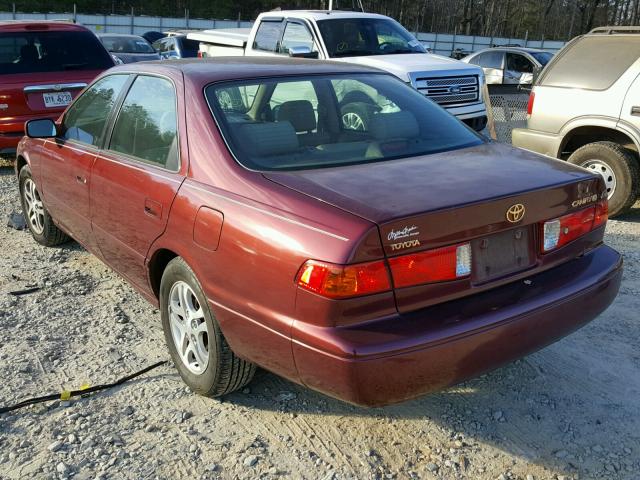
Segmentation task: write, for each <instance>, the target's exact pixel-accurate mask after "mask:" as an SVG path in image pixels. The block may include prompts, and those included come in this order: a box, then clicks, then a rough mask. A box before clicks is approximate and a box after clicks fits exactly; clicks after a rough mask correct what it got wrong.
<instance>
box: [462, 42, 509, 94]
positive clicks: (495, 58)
mask: <svg viewBox="0 0 640 480" xmlns="http://www.w3.org/2000/svg"><path fill="white" fill-rule="evenodd" d="M469 63H473V64H475V65H478V66H480V67H482V70H483V71H484V76H485V80H486V82H487V85H502V79H503V75H504V72H503V63H504V52H503V51H500V50H489V51H486V52H482V53H480V54H479V55H478V56H477V57H475V58H474V59H472V60H471V62H469Z"/></svg>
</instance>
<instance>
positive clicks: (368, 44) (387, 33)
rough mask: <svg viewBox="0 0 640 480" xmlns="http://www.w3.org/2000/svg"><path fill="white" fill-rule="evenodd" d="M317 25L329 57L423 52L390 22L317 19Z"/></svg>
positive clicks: (398, 25) (401, 29)
mask: <svg viewBox="0 0 640 480" xmlns="http://www.w3.org/2000/svg"><path fill="white" fill-rule="evenodd" d="M318 26H319V28H320V33H321V34H322V38H323V39H324V43H325V45H326V47H327V50H328V52H329V56H330V57H356V56H366V55H390V54H400V53H425V52H426V50H425V48H424V46H423V45H422V44H421V43H420V42H419V41H418V40H416V38H415V37H414V36H413V35H411V34H410V33H409V32H408V31H407V30H406V29H405V28H404V27H403V26H402V25H400V24H399V23H398V22H395V21H393V20H390V19H385V18H344V19H343V18H340V19H330V20H319V21H318Z"/></svg>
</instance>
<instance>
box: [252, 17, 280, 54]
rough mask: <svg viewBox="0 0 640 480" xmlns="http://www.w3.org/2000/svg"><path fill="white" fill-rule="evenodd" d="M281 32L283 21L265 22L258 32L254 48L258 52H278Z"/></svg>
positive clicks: (261, 24)
mask: <svg viewBox="0 0 640 480" xmlns="http://www.w3.org/2000/svg"><path fill="white" fill-rule="evenodd" d="M281 32H282V20H277V21H271V20H263V21H262V22H261V23H260V26H259V27H258V31H257V32H256V38H255V40H254V41H253V48H254V49H256V50H265V51H267V52H276V51H277V50H278V43H279V42H280V33H281Z"/></svg>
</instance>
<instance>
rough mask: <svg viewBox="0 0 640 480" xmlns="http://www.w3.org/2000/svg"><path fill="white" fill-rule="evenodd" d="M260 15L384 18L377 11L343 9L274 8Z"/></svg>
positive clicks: (320, 17)
mask: <svg viewBox="0 0 640 480" xmlns="http://www.w3.org/2000/svg"><path fill="white" fill-rule="evenodd" d="M261 16H262V17H297V18H303V19H307V20H326V19H329V18H385V19H388V18H389V17H385V16H384V15H379V14H377V13H364V12H349V11H343V10H274V11H271V12H265V13H262V14H261Z"/></svg>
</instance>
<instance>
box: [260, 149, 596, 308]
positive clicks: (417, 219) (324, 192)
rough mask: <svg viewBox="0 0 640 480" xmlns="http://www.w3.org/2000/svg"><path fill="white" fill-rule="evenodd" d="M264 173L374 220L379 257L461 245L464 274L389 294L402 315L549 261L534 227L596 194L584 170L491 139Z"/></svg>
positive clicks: (491, 283)
mask: <svg viewBox="0 0 640 480" xmlns="http://www.w3.org/2000/svg"><path fill="white" fill-rule="evenodd" d="M265 176H266V177H267V178H269V179H271V180H272V181H274V182H277V183H279V184H281V185H285V186H287V187H289V188H292V189H294V190H297V191H299V192H301V193H304V194H306V195H310V196H312V197H314V198H317V199H318V200H320V201H323V202H326V203H328V204H331V205H334V206H336V207H338V208H341V209H344V210H346V211H348V212H350V213H352V214H355V215H358V216H360V217H363V218H365V219H367V220H370V221H371V222H374V223H376V224H377V225H378V228H379V232H380V238H381V241H382V245H383V247H384V252H385V255H386V256H387V258H393V257H398V256H402V255H408V254H415V253H418V252H423V251H426V250H432V249H436V248H440V247H444V246H448V245H454V244H464V243H469V244H470V247H471V259H472V273H471V275H470V277H469V278H466V279H464V280H455V281H450V282H443V283H441V284H431V285H421V286H412V287H406V288H396V289H395V290H396V301H397V305H398V309H399V310H401V311H404V310H412V309H415V308H418V307H422V306H426V305H428V304H431V303H436V302H438V301H443V299H450V298H454V297H455V296H459V295H464V294H469V293H471V292H473V291H480V290H482V289H486V288H489V287H491V286H492V285H495V284H498V283H501V282H502V281H503V280H504V279H505V278H509V277H511V276H514V275H517V274H518V273H519V272H526V271H529V270H532V269H536V268H542V267H544V266H545V265H547V266H548V265H550V263H549V262H545V261H543V260H542V259H541V258H540V255H539V254H538V252H539V248H538V244H539V241H540V239H539V231H538V230H539V228H538V225H539V224H540V222H544V221H546V220H549V219H552V218H556V217H559V216H561V215H563V214H565V213H567V212H568V211H569V210H571V209H575V208H577V207H582V206H587V203H589V204H592V203H594V202H595V201H596V200H597V198H599V197H598V195H599V193H600V190H601V189H602V186H601V179H599V178H598V177H596V176H594V175H592V174H590V173H589V172H587V171H585V170H583V169H580V168H576V167H574V166H572V165H569V164H566V163H565V162H561V161H558V160H554V159H551V158H547V157H542V156H540V155H536V154H532V153H530V152H526V151H523V150H518V149H514V148H512V147H508V146H504V145H499V144H493V143H488V144H483V145H480V146H477V147H472V148H466V149H462V150H456V151H451V152H446V153H439V154H433V155H429V156H423V157H414V158H410V159H404V160H393V161H387V162H380V163H369V164H361V165H353V166H347V167H342V168H330V169H319V170H311V171H299V172H269V173H265ZM594 195H595V197H594ZM580 202H585V203H580ZM514 206H522V207H523V208H524V211H523V212H522V214H523V215H522V217H521V218H513V217H512V218H508V212H509V210H510V209H511V208H512V207H514ZM518 208H520V207H518ZM514 220H515V221H514ZM574 253H575V252H574V251H573V250H571V252H569V251H568V252H567V255H571V254H574ZM554 261H555V262H556V263H557V262H558V261H559V258H558V257H557V256H555V257H554Z"/></svg>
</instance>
